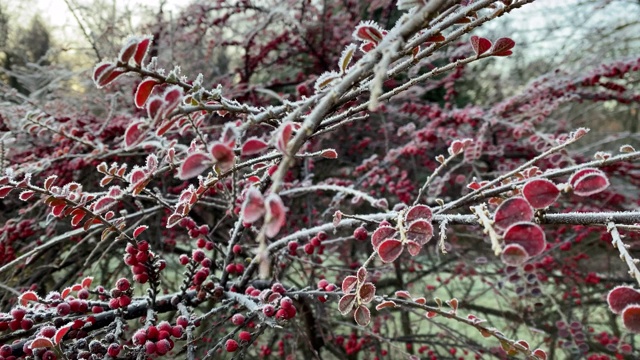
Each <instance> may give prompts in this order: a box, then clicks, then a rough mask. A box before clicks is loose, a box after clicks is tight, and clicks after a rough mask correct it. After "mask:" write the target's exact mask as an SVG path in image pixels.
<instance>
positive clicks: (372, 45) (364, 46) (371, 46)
mask: <svg viewBox="0 0 640 360" xmlns="http://www.w3.org/2000/svg"><path fill="white" fill-rule="evenodd" d="M376 45H377V44H376V43H374V42H365V43H363V44H362V45H360V51H362V52H363V53H368V52H369V51H371V50H373V49H375V48H376Z"/></svg>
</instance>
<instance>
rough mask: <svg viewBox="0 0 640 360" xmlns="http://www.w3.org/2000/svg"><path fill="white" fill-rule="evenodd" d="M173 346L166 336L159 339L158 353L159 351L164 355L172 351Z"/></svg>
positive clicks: (157, 343)
mask: <svg viewBox="0 0 640 360" xmlns="http://www.w3.org/2000/svg"><path fill="white" fill-rule="evenodd" d="M171 347H172V346H171V343H170V342H169V340H167V339H166V338H165V339H161V340H158V341H157V342H156V353H158V355H164V354H166V353H168V352H169V351H171Z"/></svg>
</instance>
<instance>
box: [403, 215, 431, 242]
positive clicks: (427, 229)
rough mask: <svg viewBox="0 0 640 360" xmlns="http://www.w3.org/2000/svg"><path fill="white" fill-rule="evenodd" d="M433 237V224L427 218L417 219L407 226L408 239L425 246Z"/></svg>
mask: <svg viewBox="0 0 640 360" xmlns="http://www.w3.org/2000/svg"><path fill="white" fill-rule="evenodd" d="M432 237H433V226H432V225H431V223H430V222H428V221H426V220H416V221H414V222H412V223H410V224H409V226H408V227H407V239H409V240H413V241H415V242H416V243H418V244H419V245H420V246H423V245H424V244H426V243H427V242H429V240H431V238H432Z"/></svg>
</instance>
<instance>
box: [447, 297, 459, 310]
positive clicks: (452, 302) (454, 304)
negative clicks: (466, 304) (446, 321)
mask: <svg viewBox="0 0 640 360" xmlns="http://www.w3.org/2000/svg"><path fill="white" fill-rule="evenodd" d="M447 305H449V306H450V307H451V308H452V309H453V312H456V311H458V299H456V298H453V299H451V300H449V301H447Z"/></svg>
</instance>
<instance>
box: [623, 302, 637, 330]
mask: <svg viewBox="0 0 640 360" xmlns="http://www.w3.org/2000/svg"><path fill="white" fill-rule="evenodd" d="M622 323H623V324H624V327H626V328H627V330H629V331H631V332H634V333H640V305H638V304H633V305H629V306H627V307H626V308H624V310H622Z"/></svg>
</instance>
